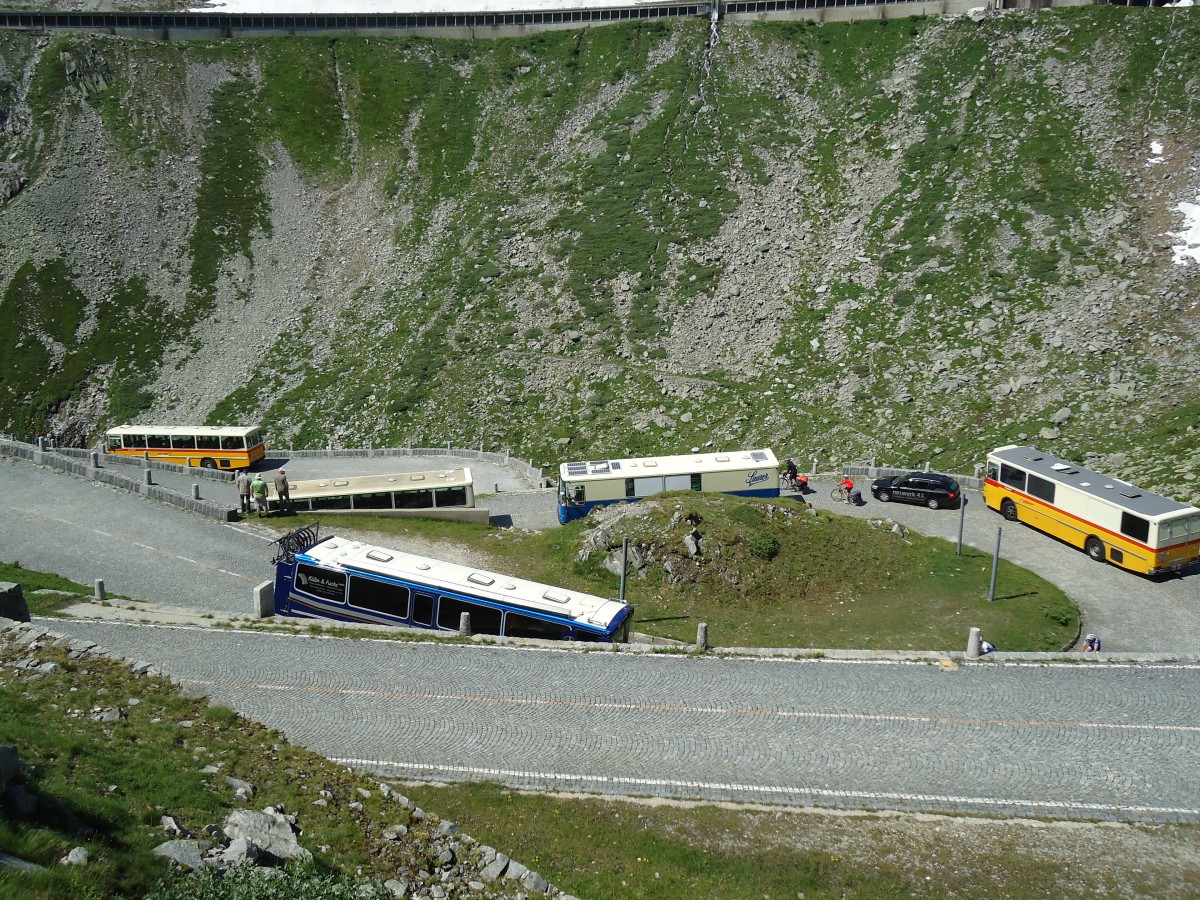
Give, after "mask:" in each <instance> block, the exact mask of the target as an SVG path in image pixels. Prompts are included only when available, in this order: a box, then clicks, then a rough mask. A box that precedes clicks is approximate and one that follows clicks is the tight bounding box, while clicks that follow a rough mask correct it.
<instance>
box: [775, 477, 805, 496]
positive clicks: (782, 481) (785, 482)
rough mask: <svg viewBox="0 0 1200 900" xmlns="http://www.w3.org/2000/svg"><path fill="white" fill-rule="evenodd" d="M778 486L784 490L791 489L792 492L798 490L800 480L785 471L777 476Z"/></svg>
mask: <svg viewBox="0 0 1200 900" xmlns="http://www.w3.org/2000/svg"><path fill="white" fill-rule="evenodd" d="M779 486H780V487H781V488H783V489H784V490H785V491H791V492H792V493H793V494H798V493H799V492H800V482H799V481H798V480H797V479H795V478H793V477H792V476H791V475H789V474H788V473H787V472H784V473H783V474H782V475H780V476H779Z"/></svg>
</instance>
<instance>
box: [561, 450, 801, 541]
mask: <svg viewBox="0 0 1200 900" xmlns="http://www.w3.org/2000/svg"><path fill="white" fill-rule="evenodd" d="M662 491H715V492H717V493H722V494H739V495H741V496H743V497H778V496H779V463H778V462H776V460H775V454H774V453H772V452H771V451H770V450H738V451H733V452H730V453H699V454H688V455H684V456H647V457H642V458H640V459H613V460H607V459H606V460H600V461H593V462H570V463H563V464H562V465H561V466H560V467H559V470H558V521H559V522H561V523H563V524H564V525H565V524H566V523H567V522H570V521H571V520H572V519H579V518H582V517H583V516H586V515H587V514H588V513H589V512H591V511H592V509H594V508H595V507H597V506H606V505H608V504H610V503H629V502H632V501H635V500H641V499H642V498H643V497H649V496H651V495H653V494H658V493H661V492H662Z"/></svg>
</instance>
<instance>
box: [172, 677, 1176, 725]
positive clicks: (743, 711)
mask: <svg viewBox="0 0 1200 900" xmlns="http://www.w3.org/2000/svg"><path fill="white" fill-rule="evenodd" d="M182 680H184V681H186V682H188V683H189V684H195V685H200V686H204V687H225V688H250V689H253V690H263V691H289V692H296V693H303V694H326V695H335V696H343V697H381V698H386V699H391V700H427V701H432V702H435V703H446V702H450V703H483V704H494V705H500V706H535V707H536V706H544V707H560V708H567V709H616V710H627V711H637V712H668V713H699V714H704V715H724V716H761V717H764V718H779V719H823V720H827V719H836V720H841V721H846V722H882V723H886V724H897V723H899V724H913V725H975V726H1004V727H1008V726H1017V727H1035V728H1081V729H1089V730H1102V731H1162V732H1171V733H1182V734H1200V725H1155V724H1149V723H1147V724H1141V725H1139V724H1133V723H1129V722H1067V721H1057V720H1053V719H979V718H967V717H963V716H898V715H886V714H882V713H845V712H804V711H799V710H786V709H756V708H753V707H737V706H676V705H673V704H656V703H613V702H605V701H602V700H549V699H542V698H526V697H489V696H484V695H471V694H435V693H428V692H422V691H381V690H372V689H368V688H338V687H319V686H305V685H291V684H264V683H262V682H255V681H224V680H206V679H198V678H186V679H182Z"/></svg>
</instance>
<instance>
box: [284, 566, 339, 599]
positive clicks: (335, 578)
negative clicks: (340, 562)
mask: <svg viewBox="0 0 1200 900" xmlns="http://www.w3.org/2000/svg"><path fill="white" fill-rule="evenodd" d="M296 587H297V588H298V589H299V590H302V591H304V592H305V593H307V594H312V595H313V596H314V597H320V598H322V599H324V600H333V601H335V602H337V603H342V602H344V601H345V599H346V573H345V572H326V571H325V570H323V569H316V568H313V567H312V566H306V565H298V566H296Z"/></svg>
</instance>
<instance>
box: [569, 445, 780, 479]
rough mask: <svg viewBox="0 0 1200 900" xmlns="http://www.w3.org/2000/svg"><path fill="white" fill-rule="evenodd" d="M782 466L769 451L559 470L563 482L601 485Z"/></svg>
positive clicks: (621, 461) (582, 464) (614, 462)
mask: <svg viewBox="0 0 1200 900" xmlns="http://www.w3.org/2000/svg"><path fill="white" fill-rule="evenodd" d="M778 465H779V463H778V462H777V461H776V459H775V454H774V453H772V452H771V451H770V450H732V451H729V452H719V453H695V454H685V455H681V456H643V457H640V458H638V459H612V460H599V461H592V462H568V463H563V464H562V465H561V466H559V467H558V477H559V479H560V480H562V481H570V482H579V481H593V480H595V481H599V480H605V479H610V478H636V477H639V476H643V477H644V476H649V475H688V474H691V473H693V472H721V471H733V472H736V471H740V470H742V469H755V468H764V469H767V468H769V469H774V468H776V467H778Z"/></svg>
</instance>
